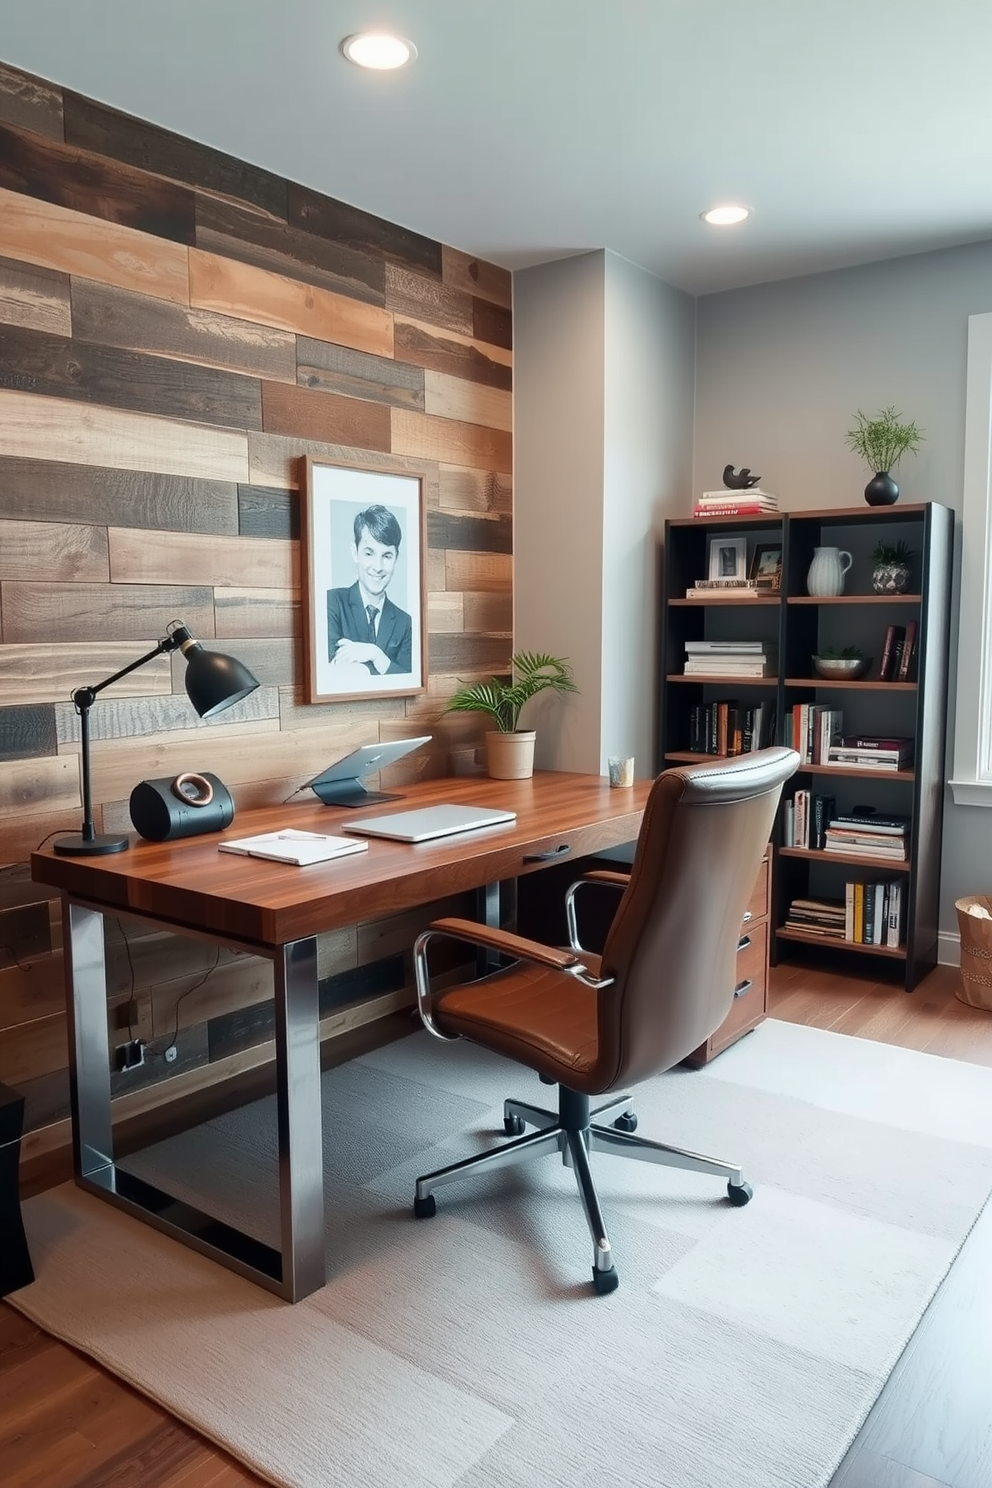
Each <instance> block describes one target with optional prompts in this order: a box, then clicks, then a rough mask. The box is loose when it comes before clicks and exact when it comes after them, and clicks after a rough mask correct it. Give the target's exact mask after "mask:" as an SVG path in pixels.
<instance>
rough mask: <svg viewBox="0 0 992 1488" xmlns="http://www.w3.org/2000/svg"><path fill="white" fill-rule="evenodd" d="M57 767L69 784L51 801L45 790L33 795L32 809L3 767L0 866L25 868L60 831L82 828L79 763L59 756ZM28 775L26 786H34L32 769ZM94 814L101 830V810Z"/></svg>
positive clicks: (0, 799) (0, 800)
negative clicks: (7, 789) (8, 787)
mask: <svg viewBox="0 0 992 1488" xmlns="http://www.w3.org/2000/svg"><path fill="white" fill-rule="evenodd" d="M58 767H59V770H60V771H61V778H62V780H63V781H64V782H67V788H65V789H62V790H60V792H59V794H60V796H61V798H62V799H61V802H60V801H55V802H52V801H49V800H47V799H46V798H45V797H44V795H43V794H42V796H41V798H40V799H32V801H31V802H30V803H29V804H30V806H31V809H30V811H28V810H27V809H26V808H25V806H24V805H23V804H22V802H21V800H20V799H19V798H18V797H17V792H16V786H15V783H14V782H13V780H12V779H11V778H10V776H11V772H10V771H9V770H8V768H7V767H5V768H4V772H3V774H4V781H3V782H0V868H6V867H17V868H18V869H23V867H24V866H25V865H26V863H27V861H28V859H29V858H30V856H31V854H32V853H33V852H34V851H36V849H37V848H38V847H40V846H41V845H42V844H43V843H45V842H47V841H49V840H50V839H51V838H52V837H55V836H57V835H58V834H59V833H61V832H78V831H79V824H80V821H81V820H82V817H81V814H80V809H79V804H78V803H79V800H80V795H79V783H78V768H79V767H78V765H73V764H70V763H69V762H68V761H66V760H60V761H59V766H58ZM25 779H26V781H27V782H28V785H27V788H28V789H29V790H31V789H33V775H32V773H31V772H30V771H28V772H27V773H26V775H25ZM4 784H9V785H11V787H13V788H12V789H11V791H10V793H9V794H7V795H6V796H5V795H4V791H3V789H2V785H4ZM70 798H72V799H70ZM53 806H54V808H55V809H54V810H53ZM95 816H96V820H97V830H98V831H99V830H100V818H101V813H100V811H99V810H97V812H96V813H95Z"/></svg>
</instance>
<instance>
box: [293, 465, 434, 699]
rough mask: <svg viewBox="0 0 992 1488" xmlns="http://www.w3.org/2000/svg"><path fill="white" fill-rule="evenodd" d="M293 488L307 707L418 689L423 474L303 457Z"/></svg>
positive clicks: (423, 659)
mask: <svg viewBox="0 0 992 1488" xmlns="http://www.w3.org/2000/svg"><path fill="white" fill-rule="evenodd" d="M301 485H302V489H301V501H300V516H301V521H300V551H301V558H302V562H301V576H300V577H301V593H302V609H303V659H304V695H305V697H306V700H307V702H308V703H330V702H339V701H344V700H345V699H349V700H350V699H355V698H369V697H405V696H407V695H408V694H410V693H415V692H421V691H423V688H424V686H425V679H426V675H427V655H426V626H425V623H424V606H425V603H426V593H425V586H424V562H425V550H426V546H427V543H426V535H425V521H426V518H425V514H424V505H425V501H424V476H423V475H420V474H418V473H417V472H416V471H413V472H411V473H407V472H404V471H395V470H376V469H372V468H369V467H364V466H363V467H359V466H352V465H337V464H334V465H332V464H329V463H325V462H324V461H321V460H313V459H310V458H309V457H307V458H306V460H305V461H304V470H303V479H302V483H301Z"/></svg>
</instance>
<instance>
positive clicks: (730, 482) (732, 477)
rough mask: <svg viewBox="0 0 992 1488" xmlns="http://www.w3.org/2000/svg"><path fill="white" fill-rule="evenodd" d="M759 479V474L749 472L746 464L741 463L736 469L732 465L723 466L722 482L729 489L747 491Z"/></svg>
mask: <svg viewBox="0 0 992 1488" xmlns="http://www.w3.org/2000/svg"><path fill="white" fill-rule="evenodd" d="M760 479H761V476H760V475H752V474H751V471H750V468H749V467H748V466H747V465H742V466H741V468H740V470H737V471H735V470H734V467H733V465H725V466H724V467H723V484H724V485H725V486H727V487H728V488H729V489H730V490H731V491H747V490H749V489H750V487H751V486H756V485H757V484H758V482H759V480H760Z"/></svg>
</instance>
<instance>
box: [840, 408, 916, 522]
mask: <svg viewBox="0 0 992 1488" xmlns="http://www.w3.org/2000/svg"><path fill="white" fill-rule="evenodd" d="M900 418H901V415H900V414H898V413H897V412H896V410H895V409H894V408H881V409H879V411H878V413H877V414H876V415H875V417H874V418H869V417H868V415H867V414H865V413H862V412H861V409H860V408H859V409H858V411H857V413H856V414H855V415H854V428H853V429H848V431H847V436H846V438H847V443H848V445H849V446H850V447H851V449H852V450H853V451H854V453H855V454H856V455H860V456H861V458H862V460H864V462H865V464H866V465H867V466H868V468H869V469H870V470H874V472H875V474H874V475H873V476H872V478H871V480H870V481H869V482H868V484H867V485H866V486H865V500H866V501H867V503H868V505H869V506H891V505H892V503H893V502H894V501H898V499H899V487H898V486H897V485H896V483H895V481H894V480H893V479H892V476H891V475H890V473H889V472H890V471H891V470H892V469H893V468H894V467H895V466H896V465H898V463H899V461H900V460H901V459H902V457H903V455H906V454H911V455H915V453H916V451H917V450H918V449H919V447H920V445H921V444H922V442H923V432H922V430H921V429H919V428H917V426H916V424H914V423H912V422H909V423H900Z"/></svg>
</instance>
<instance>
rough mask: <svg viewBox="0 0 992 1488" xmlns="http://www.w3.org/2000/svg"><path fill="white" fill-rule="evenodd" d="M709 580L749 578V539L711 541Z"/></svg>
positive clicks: (731, 538) (712, 539)
mask: <svg viewBox="0 0 992 1488" xmlns="http://www.w3.org/2000/svg"><path fill="white" fill-rule="evenodd" d="M707 578H710V579H740V580H741V581H742V582H743V580H744V579H746V578H747V538H746V537H713V538H711V539H710V568H709V573H708V574H707Z"/></svg>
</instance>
